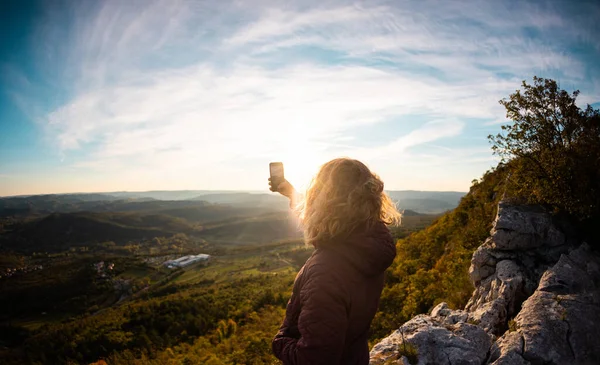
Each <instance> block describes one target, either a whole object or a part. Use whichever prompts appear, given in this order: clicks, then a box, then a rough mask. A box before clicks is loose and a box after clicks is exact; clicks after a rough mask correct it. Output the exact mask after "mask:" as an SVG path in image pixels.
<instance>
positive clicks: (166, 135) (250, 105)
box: [0, 0, 600, 195]
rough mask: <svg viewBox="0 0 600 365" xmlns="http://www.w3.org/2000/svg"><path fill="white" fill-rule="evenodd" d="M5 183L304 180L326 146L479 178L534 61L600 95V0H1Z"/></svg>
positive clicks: (0, 129)
mask: <svg viewBox="0 0 600 365" xmlns="http://www.w3.org/2000/svg"><path fill="white" fill-rule="evenodd" d="M0 6H1V11H0V13H1V15H0V16H1V17H2V19H0V31H1V33H2V37H1V38H0V79H1V80H2V83H1V89H0V195H14V194H34V193H62V192H89V191H115V190H154V189H219V190H224V189H248V190H259V189H260V190H262V189H265V188H266V185H265V182H266V178H267V176H268V163H269V162H270V161H283V162H284V164H285V166H286V174H287V176H288V177H289V179H290V180H291V181H292V182H293V183H295V184H297V185H300V186H302V185H304V184H306V182H307V180H308V179H309V177H310V176H311V174H312V173H314V172H315V171H316V169H317V168H318V166H319V165H320V164H321V163H323V162H326V161H327V160H328V159H331V158H333V157H338V156H350V157H354V158H358V159H361V160H363V161H364V162H366V163H367V164H368V165H369V166H370V167H371V168H372V169H373V170H374V171H375V172H377V173H378V174H379V175H381V176H382V178H383V179H384V182H385V183H386V188H388V189H395V190H399V189H402V190H403V189H415V190H459V191H466V190H467V189H468V188H469V186H470V182H471V180H473V179H475V178H478V177H480V176H481V175H482V174H483V173H484V172H485V171H486V170H487V169H489V168H490V167H491V166H494V165H495V164H496V160H495V158H494V157H493V156H492V154H491V151H490V148H489V143H488V141H487V138H486V137H487V135H488V134H490V133H497V132H498V131H499V130H500V125H501V124H502V123H503V122H505V119H504V111H503V109H502V107H501V106H500V105H499V104H498V100H499V99H502V98H504V97H506V96H508V95H509V94H510V93H511V92H512V91H514V90H515V89H517V88H518V87H519V85H520V82H521V81H522V80H524V79H528V80H531V77H532V76H533V75H538V76H542V77H549V78H554V79H556V80H557V81H559V82H560V85H561V86H562V87H563V88H565V89H567V90H573V89H579V90H581V95H580V97H579V99H578V100H579V103H580V104H581V105H582V106H583V105H585V104H586V103H590V104H593V105H595V106H596V107H597V106H598V105H599V104H596V103H598V102H600V81H598V80H600V78H599V76H600V62H598V60H600V37H599V36H600V30H599V29H600V28H599V23H598V21H597V20H598V19H600V5H598V4H597V3H596V2H594V1H588V2H583V1H581V2H577V1H569V2H567V1H564V2H558V1H546V2H544V1H535V2H533V1H443V2H442V1H439V2H437V1H427V0H425V1H387V2H386V1H361V2H356V3H351V2H348V1H233V2H228V1H191V0H185V1H178V0H168V1H167V0H163V1H154V0H144V1H136V0H131V1H111V0H107V1H37V2H36V1H4V2H2V5H0Z"/></svg>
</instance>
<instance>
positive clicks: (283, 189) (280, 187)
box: [269, 162, 296, 199]
mask: <svg viewBox="0 0 600 365" xmlns="http://www.w3.org/2000/svg"><path fill="white" fill-rule="evenodd" d="M269 172H270V174H271V177H269V189H270V190H271V191H272V192H276V193H279V194H281V195H283V196H286V197H288V198H290V199H291V198H292V197H293V196H294V194H295V192H296V190H295V189H294V187H293V186H292V184H290V183H289V182H288V181H287V180H286V179H285V175H284V172H283V164H282V163H281V162H271V163H270V164H269Z"/></svg>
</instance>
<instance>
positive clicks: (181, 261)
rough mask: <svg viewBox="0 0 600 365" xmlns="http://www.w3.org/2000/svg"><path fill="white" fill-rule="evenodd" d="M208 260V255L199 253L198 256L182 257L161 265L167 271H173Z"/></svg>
mask: <svg viewBox="0 0 600 365" xmlns="http://www.w3.org/2000/svg"><path fill="white" fill-rule="evenodd" d="M209 259H210V255H207V254H203V253H201V254H199V255H188V256H182V257H180V258H178V259H175V260H167V261H165V262H163V265H165V266H166V267H168V268H169V269H173V268H176V267H186V266H188V265H190V264H193V263H194V262H198V261H208V260H209Z"/></svg>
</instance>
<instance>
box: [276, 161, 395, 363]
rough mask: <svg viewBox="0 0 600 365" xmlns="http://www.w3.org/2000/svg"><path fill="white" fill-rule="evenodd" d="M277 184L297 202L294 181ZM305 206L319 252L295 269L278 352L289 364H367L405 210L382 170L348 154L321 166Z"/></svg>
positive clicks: (310, 239) (308, 236) (309, 235)
mask: <svg viewBox="0 0 600 365" xmlns="http://www.w3.org/2000/svg"><path fill="white" fill-rule="evenodd" d="M271 190H272V191H277V192H279V193H281V194H282V195H285V196H287V197H288V198H290V203H291V205H295V200H296V196H298V194H297V193H296V191H295V190H294V188H293V187H292V185H291V184H290V183H289V182H287V181H284V182H282V183H281V184H279V186H277V187H273V186H271ZM300 209H301V210H300V212H301V215H300V217H301V218H302V221H303V224H304V231H305V240H306V242H307V243H308V244H312V245H313V246H314V247H315V251H314V253H313V254H312V256H311V257H310V258H309V259H308V260H307V261H306V263H305V264H304V267H302V269H301V270H300V272H299V273H298V275H297V276H296V280H295V282H294V288H293V291H292V297H291V299H290V301H289V302H288V305H287V310H286V315H285V319H284V321H283V324H282V326H281V328H280V330H279V332H278V333H277V335H276V336H275V338H274V339H273V343H272V348H273V352H274V354H275V356H277V358H278V359H280V360H282V361H283V363H284V364H286V365H287V364H293V365H299V364H327V365H334V364H344V365H353V364H356V365H358V364H365V365H366V364H368V363H369V347H368V342H367V341H368V332H369V326H370V325H371V321H372V320H373V316H374V315H375V312H376V311H377V306H378V304H379V297H380V295H381V290H382V289H383V273H384V271H385V269H387V268H388V267H389V266H390V264H391V263H392V261H393V260H394V257H395V256H396V246H395V244H394V240H393V239H392V236H391V235H390V232H389V230H388V228H387V227H386V224H391V223H399V221H400V213H398V211H397V210H396V207H395V206H394V204H393V203H392V201H391V200H390V198H389V197H388V196H387V195H386V194H385V193H384V191H383V182H382V181H381V180H380V179H379V178H378V177H377V175H375V174H373V173H372V172H371V171H370V170H369V168H368V167H367V166H365V165H364V164H363V163H361V162H360V161H357V160H352V159H347V158H340V159H335V160H332V161H330V162H328V163H326V164H325V165H323V166H322V167H321V169H320V170H319V172H318V174H317V176H316V177H315V179H314V180H313V182H312V183H311V185H310V187H309V188H308V190H307V192H306V197H305V199H304V202H303V203H302V204H301V206H300Z"/></svg>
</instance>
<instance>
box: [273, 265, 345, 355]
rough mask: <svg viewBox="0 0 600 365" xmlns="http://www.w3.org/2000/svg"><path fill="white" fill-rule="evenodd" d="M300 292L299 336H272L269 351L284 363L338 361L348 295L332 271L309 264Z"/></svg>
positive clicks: (341, 345)
mask: <svg viewBox="0 0 600 365" xmlns="http://www.w3.org/2000/svg"><path fill="white" fill-rule="evenodd" d="M312 269H314V270H311V271H312V272H311V273H307V274H308V275H307V276H308V277H307V281H306V283H304V285H303V287H302V289H301V291H300V301H301V305H302V306H301V310H300V316H299V318H298V331H299V333H300V337H299V338H293V337H283V336H280V337H276V338H275V339H274V341H273V353H274V354H275V356H276V357H277V358H278V359H280V360H281V361H283V363H284V364H286V365H300V364H303V365H305V364H328V365H329V364H338V363H339V362H340V359H341V357H342V353H343V350H344V342H345V335H346V329H347V327H348V307H347V300H348V299H347V298H348V296H347V295H345V293H344V288H343V286H342V285H341V283H340V281H339V280H336V279H335V277H334V275H333V273H331V272H329V273H328V272H326V270H325V268H324V267H323V266H322V265H315V266H313V268H312Z"/></svg>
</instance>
